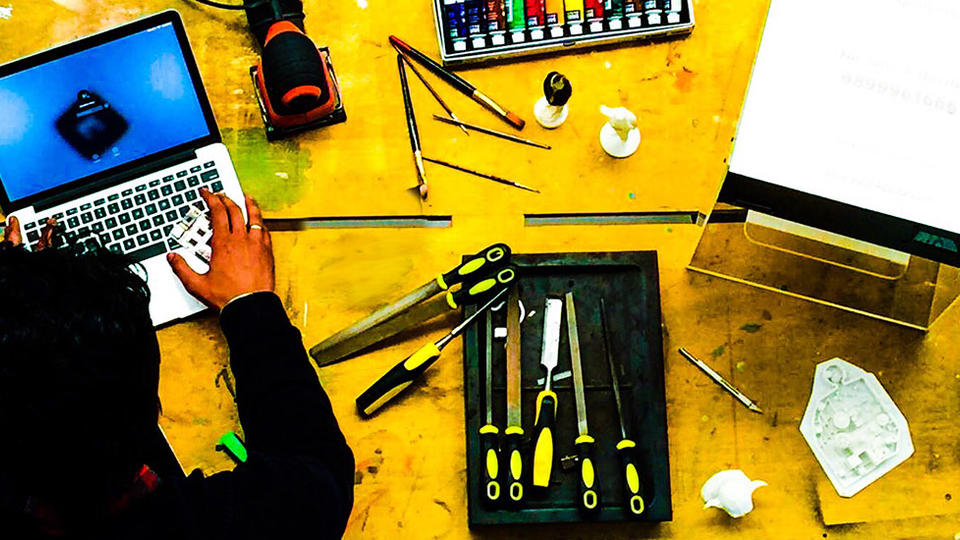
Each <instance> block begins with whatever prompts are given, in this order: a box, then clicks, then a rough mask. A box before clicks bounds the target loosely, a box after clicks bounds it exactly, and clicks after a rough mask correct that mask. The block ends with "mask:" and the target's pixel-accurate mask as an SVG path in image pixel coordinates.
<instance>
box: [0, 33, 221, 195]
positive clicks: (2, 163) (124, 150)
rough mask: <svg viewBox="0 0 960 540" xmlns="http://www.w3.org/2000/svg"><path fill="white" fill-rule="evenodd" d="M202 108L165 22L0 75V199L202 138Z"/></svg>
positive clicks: (204, 133) (204, 131)
mask: <svg viewBox="0 0 960 540" xmlns="http://www.w3.org/2000/svg"><path fill="white" fill-rule="evenodd" d="M191 63H192V59H191ZM203 99H204V103H205V99H206V97H205V96H204V97H203ZM204 112H205V111H204V110H203V107H202V104H201V98H200V97H198V95H197V87H196V85H195V84H194V81H193V79H192V78H191V72H190V70H189V69H188V64H187V60H186V58H185V57H184V51H183V49H182V48H181V44H180V41H179V39H178V35H177V31H176V28H175V26H174V23H173V22H163V23H160V24H158V25H156V26H153V27H150V28H146V29H143V30H140V31H138V32H136V33H132V34H129V35H123V36H121V37H119V38H116V39H113V40H110V41H107V42H106V43H100V44H98V45H96V46H94V47H90V48H85V49H82V50H79V51H77V52H74V53H72V54H69V55H67V56H58V57H56V58H54V59H52V60H50V61H47V62H45V63H41V64H39V65H35V66H33V67H29V68H27V69H24V70H21V71H17V72H14V73H12V74H9V75H6V76H3V75H0V182H2V185H3V188H4V190H5V191H6V198H7V199H8V200H11V201H15V200H18V199H24V198H27V197H30V196H32V195H36V194H38V193H41V192H45V191H47V190H50V189H53V188H56V187H59V186H62V185H65V184H68V183H70V182H73V181H75V180H78V179H81V178H87V177H90V176H93V175H96V174H98V173H102V172H104V171H107V170H109V169H113V168H115V167H120V166H123V165H125V164H128V163H131V162H133V161H136V160H138V159H141V158H145V157H147V156H151V155H155V154H157V153H159V152H162V151H164V150H167V149H171V148H173V147H176V146H179V145H182V144H185V143H188V142H191V141H195V140H197V139H200V138H203V137H206V136H208V135H210V127H209V125H208V122H207V119H206V117H205V114H204Z"/></svg>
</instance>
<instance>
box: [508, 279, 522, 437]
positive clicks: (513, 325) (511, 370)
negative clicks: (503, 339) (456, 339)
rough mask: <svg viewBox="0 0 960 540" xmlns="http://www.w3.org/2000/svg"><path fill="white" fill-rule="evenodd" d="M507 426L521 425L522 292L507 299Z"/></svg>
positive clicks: (516, 290) (512, 292)
mask: <svg viewBox="0 0 960 540" xmlns="http://www.w3.org/2000/svg"><path fill="white" fill-rule="evenodd" d="M507 425H508V426H519V425H520V291H519V288H518V287H517V286H513V287H511V288H510V295H509V296H508V297H507Z"/></svg>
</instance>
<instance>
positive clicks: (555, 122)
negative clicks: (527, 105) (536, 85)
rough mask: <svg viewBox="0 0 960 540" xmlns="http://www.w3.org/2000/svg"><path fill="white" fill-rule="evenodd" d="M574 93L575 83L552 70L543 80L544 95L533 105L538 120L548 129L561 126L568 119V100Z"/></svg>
mask: <svg viewBox="0 0 960 540" xmlns="http://www.w3.org/2000/svg"><path fill="white" fill-rule="evenodd" d="M571 95H573V85H572V84H570V81H569V80H567V78H566V77H564V76H563V75H561V74H560V73H557V72H556V71H551V72H550V73H548V74H547V77H546V78H545V79H544V80H543V97H542V98H540V99H539V100H538V101H537V103H536V105H534V106H533V115H534V117H536V119H537V122H539V123H540V125H541V126H543V127H545V128H547V129H553V128H556V127H560V124H563V122H564V121H565V120H566V119H567V113H568V112H569V107H568V106H567V102H568V101H570V96H571Z"/></svg>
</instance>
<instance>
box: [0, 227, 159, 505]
mask: <svg viewBox="0 0 960 540" xmlns="http://www.w3.org/2000/svg"><path fill="white" fill-rule="evenodd" d="M130 264H131V261H130V260H129V259H127V258H126V257H124V256H122V255H117V254H113V253H110V252H107V251H106V250H101V251H98V252H95V253H88V254H80V253H79V252H78V251H77V250H74V249H47V250H43V251H39V252H35V253H31V252H27V251H26V250H24V249H23V248H21V247H15V246H12V245H10V244H9V243H7V242H3V243H0V438H2V440H3V442H2V443H0V475H2V477H0V479H2V478H6V482H7V483H8V484H9V485H8V486H7V487H8V488H10V487H11V486H12V489H13V490H15V491H16V492H18V493H21V494H22V495H24V496H38V497H42V498H44V499H46V500H51V501H57V500H70V501H71V502H74V501H76V502H80V503H81V504H82V501H88V500H90V501H92V500H97V499H99V500H101V501H103V500H104V499H106V498H109V497H111V496H114V495H116V494H118V493H119V492H121V491H123V490H124V489H125V487H126V486H127V485H128V484H129V482H130V481H131V480H133V478H134V476H135V475H136V473H137V471H138V469H139V467H140V466H142V465H143V459H142V457H140V458H138V456H142V452H143V450H144V447H145V445H146V444H147V441H148V440H149V436H150V434H151V433H152V431H153V430H154V429H155V426H156V424H157V417H158V415H159V406H160V405H159V400H158V398H157V385H158V381H159V370H160V351H159V347H158V345H157V338H156V333H155V332H154V329H153V324H152V322H151V320H150V313H149V310H148V305H149V300H150V293H149V291H148V289H147V285H146V282H145V281H144V279H143V278H141V277H140V276H139V275H138V273H137V272H136V271H135V267H131V266H130Z"/></svg>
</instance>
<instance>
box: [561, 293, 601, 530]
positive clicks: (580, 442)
mask: <svg viewBox="0 0 960 540" xmlns="http://www.w3.org/2000/svg"><path fill="white" fill-rule="evenodd" d="M566 304H567V337H568V338H569V341H570V365H571V367H572V371H573V395H574V398H575V399H576V402H577V429H578V433H579V435H578V436H577V438H576V440H575V441H574V444H575V445H576V447H577V457H578V458H579V461H580V474H579V482H578V484H579V495H580V496H579V499H578V501H577V507H578V508H579V509H580V511H581V512H582V513H584V514H586V515H591V516H592V515H595V514H596V513H598V512H599V511H600V483H599V482H597V468H596V464H595V463H594V461H593V453H594V447H595V446H596V442H595V441H594V440H593V437H591V436H590V434H589V432H588V431H587V401H586V396H585V395H584V393H583V367H582V365H581V361H580V335H579V333H578V332H577V310H576V307H575V306H574V303H573V293H572V292H568V293H567V295H566Z"/></svg>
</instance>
